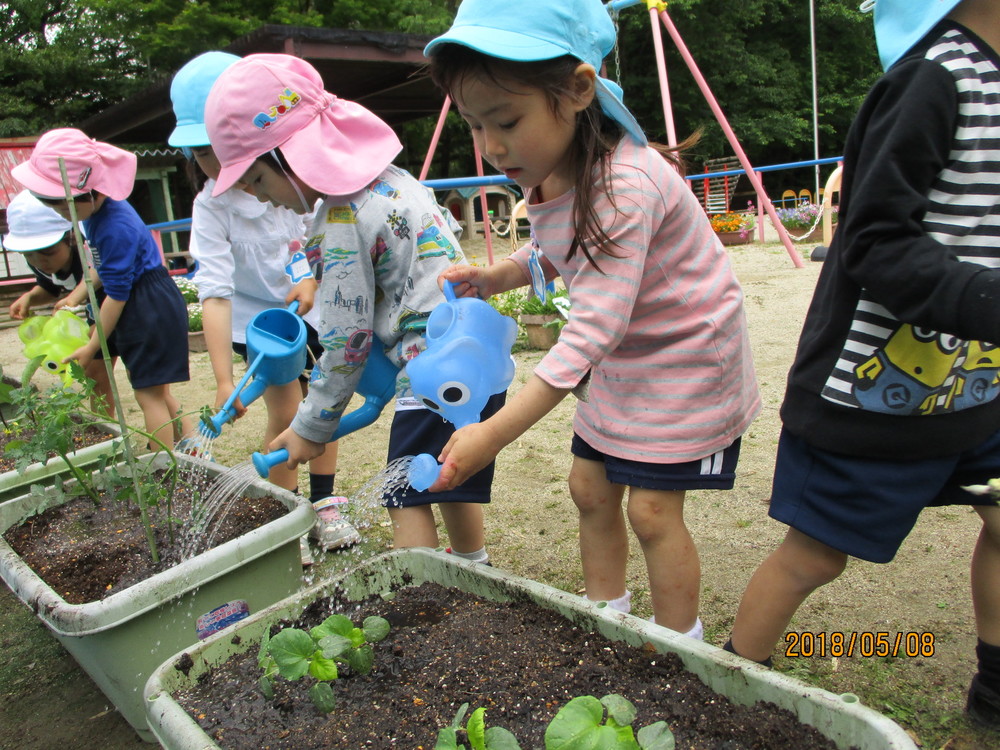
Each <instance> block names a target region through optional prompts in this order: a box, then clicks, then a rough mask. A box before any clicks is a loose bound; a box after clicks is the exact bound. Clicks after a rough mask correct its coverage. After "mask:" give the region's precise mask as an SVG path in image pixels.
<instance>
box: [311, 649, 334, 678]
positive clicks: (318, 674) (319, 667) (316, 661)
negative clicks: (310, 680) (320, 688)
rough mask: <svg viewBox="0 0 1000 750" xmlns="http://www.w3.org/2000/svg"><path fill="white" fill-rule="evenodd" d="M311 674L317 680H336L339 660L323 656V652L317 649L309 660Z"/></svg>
mask: <svg viewBox="0 0 1000 750" xmlns="http://www.w3.org/2000/svg"><path fill="white" fill-rule="evenodd" d="M309 674H311V675H312V676H313V677H315V678H316V679H317V680H336V679H337V662H335V661H334V660H333V659H325V658H323V652H322V651H316V652H315V653H313V655H312V659H310V661H309Z"/></svg>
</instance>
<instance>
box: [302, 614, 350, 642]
mask: <svg viewBox="0 0 1000 750" xmlns="http://www.w3.org/2000/svg"><path fill="white" fill-rule="evenodd" d="M352 630H354V623H353V622H351V618H350V617H344V615H330V616H329V617H327V618H326V619H325V620H323V622H322V623H320V624H319V625H317V626H316V627H314V628H313V629H312V630H310V631H309V633H310V634H311V635H312V637H313V638H315V639H316V640H317V641H319V640H320V639H322V638H325V637H326V636H328V635H342V636H344V637H345V638H349V637H350V635H351V631H352Z"/></svg>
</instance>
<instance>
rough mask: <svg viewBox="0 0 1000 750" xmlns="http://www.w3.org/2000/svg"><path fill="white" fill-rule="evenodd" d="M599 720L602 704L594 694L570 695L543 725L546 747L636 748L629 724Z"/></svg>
mask: <svg viewBox="0 0 1000 750" xmlns="http://www.w3.org/2000/svg"><path fill="white" fill-rule="evenodd" d="M603 720H604V706H603V704H602V703H601V702H600V701H599V700H597V698H595V697H594V696H592V695H581V696H579V697H577V698H574V699H573V700H571V701H570V702H569V703H567V704H566V705H565V706H563V707H562V708H561V709H559V712H558V713H557V714H556V715H555V718H553V719H552V722H551V723H550V724H549V726H548V727H547V728H546V730H545V748H546V750H639V745H638V744H637V743H636V741H635V738H634V736H633V734H632V728H631V727H612V726H605V725H604V724H603V723H602V722H603Z"/></svg>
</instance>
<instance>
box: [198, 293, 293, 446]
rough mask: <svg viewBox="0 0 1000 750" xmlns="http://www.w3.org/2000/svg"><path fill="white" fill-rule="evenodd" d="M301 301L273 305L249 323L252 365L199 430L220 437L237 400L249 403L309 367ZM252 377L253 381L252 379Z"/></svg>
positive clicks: (248, 334) (248, 332) (233, 413)
mask: <svg viewBox="0 0 1000 750" xmlns="http://www.w3.org/2000/svg"><path fill="white" fill-rule="evenodd" d="M298 308H299V303H298V302H293V303H292V304H290V305H289V306H288V307H287V308H284V307H272V308H270V309H268V310H263V311H261V312H259V313H257V314H256V315H254V316H253V318H251V320H250V322H249V323H248V324H247V359H248V360H249V362H250V367H249V368H248V369H247V371H246V374H245V375H244V376H243V377H242V378H241V379H240V382H239V383H238V384H237V385H236V388H235V389H234V390H233V392H232V394H230V396H229V398H228V399H226V403H224V404H223V405H222V408H221V409H220V410H219V412H218V413H217V414H216V415H215V416H214V417H212V418H211V419H209V420H207V421H202V422H201V424H200V425H199V429H200V430H201V432H202V434H203V435H205V436H207V437H218V436H219V435H220V434H222V426H223V425H224V424H226V422H228V421H230V420H231V419H232V418H233V417H235V416H236V409H235V408H234V407H233V404H234V403H235V401H236V399H237V398H239V400H240V401H241V402H242V403H243V406H249V405H250V404H251V403H253V402H254V401H255V400H257V399H258V398H260V397H261V395H263V393H264V391H265V390H267V388H268V386H272V385H284V384H285V383H291V382H292V381H293V380H295V379H296V378H297V377H298V376H299V375H301V374H302V370H303V369H304V368H305V366H306V325H305V323H304V322H302V318H300V317H299V316H298V315H297V314H296V311H297V310H298ZM251 378H252V380H251Z"/></svg>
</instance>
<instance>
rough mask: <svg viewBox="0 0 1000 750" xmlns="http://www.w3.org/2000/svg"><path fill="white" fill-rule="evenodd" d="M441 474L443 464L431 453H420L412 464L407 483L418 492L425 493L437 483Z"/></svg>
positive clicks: (407, 473) (408, 471) (407, 474)
mask: <svg viewBox="0 0 1000 750" xmlns="http://www.w3.org/2000/svg"><path fill="white" fill-rule="evenodd" d="M440 474H441V464H439V463H438V462H437V460H436V459H435V458H434V456H432V455H431V454H430V453H419V454H417V455H416V456H414V457H413V461H411V462H410V468H409V469H408V470H407V472H406V481H407V482H409V483H410V486H411V487H412V488H413V489H415V490H416V491H417V492H423V491H424V490H426V489H427V488H428V487H430V486H431V485H432V484H434V483H435V482H436V481H437V478H438V476H440Z"/></svg>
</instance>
